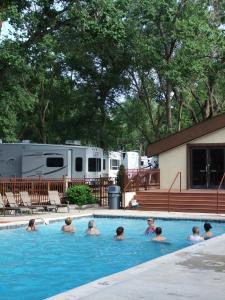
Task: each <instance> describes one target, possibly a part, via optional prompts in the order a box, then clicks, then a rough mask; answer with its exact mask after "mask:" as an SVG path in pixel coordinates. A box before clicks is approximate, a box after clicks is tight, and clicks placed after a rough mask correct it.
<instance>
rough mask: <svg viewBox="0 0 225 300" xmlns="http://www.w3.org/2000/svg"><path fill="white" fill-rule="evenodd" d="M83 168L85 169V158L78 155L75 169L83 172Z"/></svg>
mask: <svg viewBox="0 0 225 300" xmlns="http://www.w3.org/2000/svg"><path fill="white" fill-rule="evenodd" d="M82 170H83V159H82V157H76V163H75V171H76V172H82Z"/></svg>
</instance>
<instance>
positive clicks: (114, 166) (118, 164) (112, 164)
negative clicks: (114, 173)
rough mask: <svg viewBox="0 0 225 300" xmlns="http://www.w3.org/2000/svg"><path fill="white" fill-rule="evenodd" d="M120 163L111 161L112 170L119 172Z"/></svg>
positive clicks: (115, 160)
mask: <svg viewBox="0 0 225 300" xmlns="http://www.w3.org/2000/svg"><path fill="white" fill-rule="evenodd" d="M119 167H120V161H119V160H118V159H110V169H111V170H119Z"/></svg>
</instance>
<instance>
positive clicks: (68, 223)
mask: <svg viewBox="0 0 225 300" xmlns="http://www.w3.org/2000/svg"><path fill="white" fill-rule="evenodd" d="M65 223H66V225H71V223H72V219H71V218H70V217H68V218H66V220H65Z"/></svg>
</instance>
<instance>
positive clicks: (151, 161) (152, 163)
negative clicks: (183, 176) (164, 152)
mask: <svg viewBox="0 0 225 300" xmlns="http://www.w3.org/2000/svg"><path fill="white" fill-rule="evenodd" d="M141 168H150V169H154V168H158V157H157V156H152V157H147V156H141Z"/></svg>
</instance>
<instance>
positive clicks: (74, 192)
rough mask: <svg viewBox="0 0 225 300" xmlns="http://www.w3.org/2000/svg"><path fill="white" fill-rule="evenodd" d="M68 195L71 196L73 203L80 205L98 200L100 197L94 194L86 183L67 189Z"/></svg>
mask: <svg viewBox="0 0 225 300" xmlns="http://www.w3.org/2000/svg"><path fill="white" fill-rule="evenodd" d="M66 196H67V197H68V198H69V200H70V201H71V203H73V204H77V205H79V206H82V205H85V204H94V203H97V202H98V199H97V198H95V197H94V196H93V195H92V193H91V188H90V187H89V186H87V185H84V184H82V185H73V186H71V187H70V188H68V190H67V191H66Z"/></svg>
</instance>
